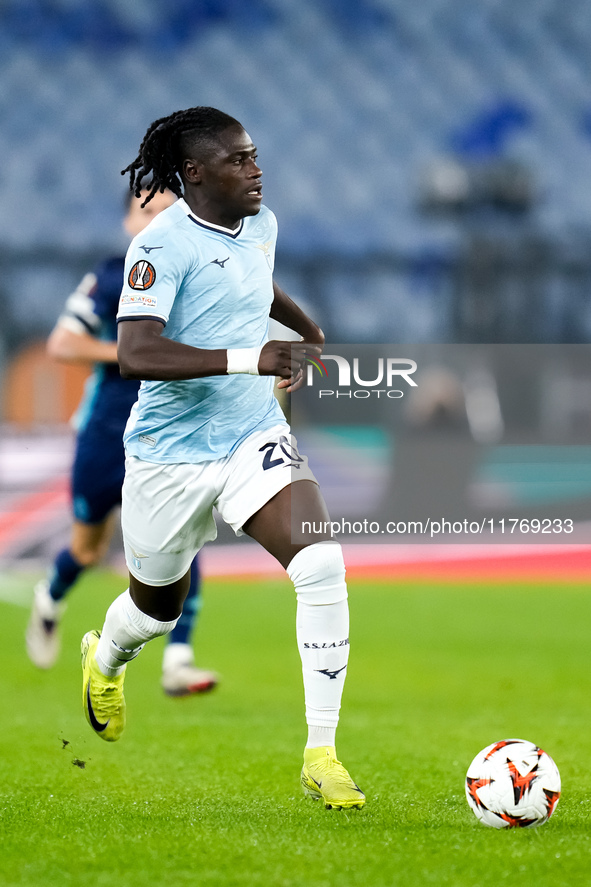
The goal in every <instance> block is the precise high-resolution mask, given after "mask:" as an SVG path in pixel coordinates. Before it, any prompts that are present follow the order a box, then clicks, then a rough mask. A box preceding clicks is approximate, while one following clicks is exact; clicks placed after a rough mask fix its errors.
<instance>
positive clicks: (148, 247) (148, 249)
mask: <svg viewBox="0 0 591 887" xmlns="http://www.w3.org/2000/svg"><path fill="white" fill-rule="evenodd" d="M140 249H143V251H144V252H145V254H146V255H147V256H149V255H150V253H151V252H152V250H153V249H162V247H161V246H143V245H142V246H140Z"/></svg>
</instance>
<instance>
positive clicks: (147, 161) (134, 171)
mask: <svg viewBox="0 0 591 887" xmlns="http://www.w3.org/2000/svg"><path fill="white" fill-rule="evenodd" d="M240 125H241V124H240V123H238V121H237V120H235V119H234V117H230V116H229V114H224V112H223V111H218V110H217V109H216V108H207V107H202V106H198V107H196V108H188V109H187V110H186V111H175V112H174V113H173V114H170V115H169V116H168V117H160V119H159V120H155V121H154V122H153V123H152V124H151V125H150V126H149V127H148V130H147V132H146V134H145V136H144V138H143V141H142V143H141V145H140V149H139V151H138V155H137V157H136V158H135V160H134V161H133V162H132V163H130V164H129V166H126V167H125V169H123V170H121V175H122V176H124V175H125V173H129V189H130V191H131V192H132V193H133V194H134V195H135V197H140V196H141V192H142V190H145V189H146V188H149V192H148V196H147V197H146V199H145V200H144V202H143V203H142V206H145V205H146V203H149V201H150V200H151V199H152V197H153V196H154V194H156V193H157V192H158V191H166V190H167V189H168V190H169V191H172V192H173V194H176V196H177V197H182V194H183V191H182V180H181V177H180V176H181V166H182V162H183V160H184V159H185V158H186V156H187V153H188V152H193V153H195V152H199V151H205V150H207V149H208V148H210V147H211V143H212V142H215V141H216V139H217V138H218V136H219V135H220V133H222V132H223V131H224V130H225V129H227V128H228V127H229V126H240ZM146 178H148V179H149V180H150V181H149V184H147V185H145V186H144V188H143V189H142V181H143V180H144V179H146Z"/></svg>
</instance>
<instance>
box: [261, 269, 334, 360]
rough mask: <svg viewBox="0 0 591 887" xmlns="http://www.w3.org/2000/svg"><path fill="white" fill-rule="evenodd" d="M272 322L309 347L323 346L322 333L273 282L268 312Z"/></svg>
mask: <svg viewBox="0 0 591 887" xmlns="http://www.w3.org/2000/svg"><path fill="white" fill-rule="evenodd" d="M269 314H270V316H271V317H272V318H273V320H277V321H279V323H282V324H283V326H286V327H288V328H289V329H290V330H293V331H294V332H296V333H299V335H300V336H301V337H302V341H303V342H309V343H310V344H311V345H320V346H322V345H324V333H323V332H322V330H321V329H320V327H319V326H318V324H317V323H314V321H313V320H312V318H311V317H308V315H307V314H306V313H305V312H304V311H302V309H301V308H300V307H299V306H298V305H296V303H295V302H294V301H293V299H290V297H289V296H288V295H287V293H286V292H284V291H283V290H282V289H281V287H280V286H279V285H278V284H277V283H275V281H273V304H272V305H271V311H270V312H269Z"/></svg>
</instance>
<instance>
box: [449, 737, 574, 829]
mask: <svg viewBox="0 0 591 887" xmlns="http://www.w3.org/2000/svg"><path fill="white" fill-rule="evenodd" d="M559 797H560V773H559V772H558V767H557V766H556V764H555V763H554V761H553V760H552V758H551V757H550V755H548V754H546V752H545V751H543V750H542V749H541V748H538V746H537V745H534V744H533V742H526V740H524V739H502V740H501V741H500V742H493V743H492V745H487V747H486V748H484V749H483V750H482V751H481V752H479V754H477V755H476V757H475V758H474V760H473V761H472V763H471V764H470V766H469V767H468V772H467V774H466V798H467V799H468V804H469V805H470V807H471V809H472V811H473V812H474V815H475V816H476V818H477V819H479V820H480V821H481V822H483V823H484V824H485V825H490V826H491V827H492V828H530V827H533V826H536V825H542V824H543V823H544V822H546V820H547V819H550V817H551V816H552V814H553V813H554V810H555V809H556V805H557V804H558V799H559Z"/></svg>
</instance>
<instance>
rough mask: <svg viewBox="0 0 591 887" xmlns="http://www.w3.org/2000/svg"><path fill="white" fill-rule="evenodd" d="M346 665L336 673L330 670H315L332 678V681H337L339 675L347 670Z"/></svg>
mask: <svg viewBox="0 0 591 887" xmlns="http://www.w3.org/2000/svg"><path fill="white" fill-rule="evenodd" d="M346 667H347V666H346V665H343V667H342V668H337V670H336V671H330V670H329V669H328V668H315V669H314V671H317V672H319V673H320V674H325V675H326V677H327V678H330V680H331V681H336V679H337V675H338V674H340V673H341V672H342V671H344V670H345V669H346Z"/></svg>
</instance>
